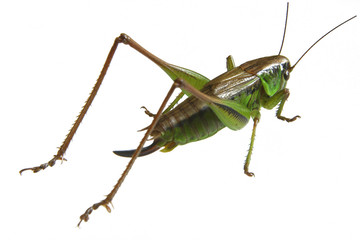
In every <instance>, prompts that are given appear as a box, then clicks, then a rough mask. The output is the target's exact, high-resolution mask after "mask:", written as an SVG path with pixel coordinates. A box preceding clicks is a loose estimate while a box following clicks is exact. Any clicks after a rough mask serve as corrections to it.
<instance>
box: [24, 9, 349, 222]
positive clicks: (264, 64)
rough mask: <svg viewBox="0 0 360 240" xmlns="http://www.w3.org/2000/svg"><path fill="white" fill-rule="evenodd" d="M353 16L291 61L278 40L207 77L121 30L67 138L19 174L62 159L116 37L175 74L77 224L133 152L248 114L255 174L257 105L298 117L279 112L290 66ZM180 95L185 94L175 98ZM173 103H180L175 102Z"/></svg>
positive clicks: (165, 147)
mask: <svg viewBox="0 0 360 240" xmlns="http://www.w3.org/2000/svg"><path fill="white" fill-rule="evenodd" d="M286 16H287V14H286ZM355 17H356V16H354V17H352V18H350V19H348V20H347V21H345V22H343V23H341V24H339V25H338V26H337V27H335V28H333V29H332V30H330V31H329V32H328V33H326V34H325V35H323V36H322V37H321V38H320V39H319V40H317V41H316V42H315V43H314V44H313V45H312V46H311V47H310V48H309V49H308V50H307V51H306V52H305V53H304V54H303V55H302V56H301V57H300V58H299V60H298V61H297V62H296V63H295V64H294V65H293V66H291V65H290V61H289V60H288V59H287V58H286V57H284V56H282V55H280V53H281V48H282V45H281V48H280V52H279V54H278V55H274V56H270V57H263V58H258V59H255V60H251V61H248V62H245V63H243V64H241V65H240V66H238V67H235V63H234V60H233V59H232V57H231V56H229V57H228V58H227V60H226V65H227V72H225V73H223V74H221V75H220V76H218V77H216V78H215V79H213V80H211V81H210V80H209V79H208V78H206V77H204V76H203V75H201V74H199V73H196V72H194V71H192V70H189V69H186V68H182V67H178V66H175V65H172V64H169V63H167V62H165V61H163V60H162V59H160V58H158V57H156V56H155V55H153V54H152V53H150V52H149V51H147V50H146V49H144V48H143V47H142V46H140V45H139V44H138V43H137V42H135V41H134V40H133V39H132V38H130V37H129V36H128V35H126V34H121V35H120V36H119V37H117V38H116V39H115V41H114V44H113V46H112V48H111V49H110V52H109V55H108V57H107V59H106V61H105V64H104V67H103V69H102V71H101V74H100V76H99V78H98V80H97V82H96V84H95V86H94V88H93V91H92V92H91V94H90V96H89V98H88V100H87V101H86V103H85V105H84V107H83V109H82V111H81V112H80V115H79V117H78V118H77V120H76V121H75V124H74V125H73V127H72V128H71V130H70V132H69V134H68V135H67V137H66V139H65V140H64V142H63V144H62V145H61V146H60V148H59V150H58V152H57V154H56V155H54V157H53V158H52V159H51V160H50V161H49V162H47V163H44V164H42V165H40V166H36V167H32V168H25V169H23V170H21V171H20V174H21V173H22V172H23V171H26V170H32V171H33V172H38V171H40V170H44V169H45V168H47V167H48V166H53V165H54V164H55V162H56V161H57V160H66V159H65V158H64V154H65V152H66V150H67V148H68V146H69V144H70V141H71V139H72V138H73V136H74V134H75V132H76V130H77V129H78V127H79V125H80V123H81V121H82V119H83V118H84V116H85V114H86V112H87V110H88V109H89V107H90V105H91V103H92V101H93V100H94V98H95V95H96V93H97V91H98V89H99V87H100V85H101V83H102V81H103V79H104V76H105V74H106V72H107V69H108V67H109V65H110V62H111V60H112V58H113V56H114V53H115V51H116V48H117V46H118V45H119V43H123V44H126V45H129V46H130V47H132V48H133V49H135V50H136V51H138V52H140V53H141V54H143V55H144V56H146V57H147V58H149V59H150V60H151V61H153V62H154V63H155V64H157V65H158V66H159V67H160V68H161V69H163V70H164V71H165V72H166V73H167V74H168V75H169V76H170V78H172V79H173V80H174V83H173V84H172V86H171V88H170V90H169V92H168V94H167V95H166V97H165V98H164V100H163V102H162V104H161V106H160V108H159V110H158V111H157V113H156V114H152V113H150V112H149V111H148V110H147V109H146V111H145V112H146V113H147V114H148V115H150V116H152V117H153V118H154V119H153V121H152V123H151V124H150V126H148V127H147V128H145V129H144V130H146V133H145V135H144V137H143V139H142V140H141V142H140V144H139V146H138V147H137V148H136V149H135V150H127V151H115V152H114V153H115V154H117V155H120V156H125V157H131V160H130V161H129V163H128V165H127V167H126V169H125V170H124V172H123V174H122V175H121V177H120V178H119V180H118V181H117V183H116V185H115V186H114V188H113V190H112V191H111V192H110V193H109V194H108V195H107V196H106V198H105V199H103V200H101V201H100V202H98V203H95V204H93V205H92V206H91V207H89V208H88V209H87V210H86V211H85V213H84V214H83V215H81V216H80V222H79V224H80V223H81V222H82V221H87V220H88V219H89V215H90V214H91V213H92V211H93V210H96V209H97V208H98V207H99V206H104V207H105V208H106V209H107V210H108V211H109V212H110V211H111V208H110V207H109V204H111V202H112V199H113V198H114V196H115V195H116V193H117V191H118V189H119V188H120V186H121V184H122V183H123V181H124V179H125V178H126V176H127V174H128V173H129V171H130V169H131V168H132V166H133V164H134V162H135V160H136V159H137V157H138V156H144V155H147V154H150V153H152V152H155V151H157V150H159V149H161V151H163V152H168V151H171V150H173V149H174V148H175V147H176V146H178V145H183V144H187V143H190V142H194V141H199V140H202V139H206V138H208V137H211V136H212V135H214V134H215V133H217V132H218V131H219V130H221V129H223V128H224V127H228V128H230V129H232V130H239V129H241V128H243V127H244V126H245V125H246V124H247V123H248V122H249V120H250V119H253V130H252V135H251V141H250V148H249V151H248V155H247V157H246V161H245V165H244V172H245V174H247V175H248V176H254V174H253V173H252V172H250V171H249V164H250V159H251V154H252V150H253V146H254V139H255V132H256V127H257V124H258V123H259V120H260V109H261V108H262V107H263V108H266V109H273V108H274V107H275V106H279V108H278V110H277V112H276V116H277V118H278V119H280V120H283V121H287V122H292V121H294V120H296V119H297V118H299V116H295V117H292V118H287V117H284V116H282V115H281V113H282V110H283V107H284V104H285V101H286V100H287V98H288V97H289V94H290V93H289V90H288V89H287V88H286V83H287V81H288V80H289V77H290V72H291V71H292V70H293V69H294V68H295V66H296V64H297V63H298V62H299V61H300V60H301V59H302V57H303V56H304V55H305V54H306V53H307V52H308V51H309V50H310V49H311V48H312V47H313V46H314V45H315V44H316V43H317V42H318V41H320V40H321V39H322V38H323V37H325V36H326V35H327V34H329V33H330V32H332V31H333V30H335V29H336V28H338V27H339V26H341V25H343V24H344V23H346V22H348V21H350V20H351V19H353V18H355ZM286 19H287V18H286ZM285 26H286V24H285ZM285 29H286V27H285ZM284 36H285V31H284ZM283 42H284V37H283ZM176 88H180V89H181V90H182V93H180V95H179V96H178V97H177V98H176V99H175V100H174V101H173V102H172V103H171V104H170V106H169V107H168V108H167V109H165V106H166V104H167V102H168V100H169V98H170V97H171V95H172V94H173V92H174V90H175V89H176ZM184 95H187V96H188V98H187V99H185V100H184V101H183V102H181V103H179V101H180V99H181V98H182V97H183V96H184ZM177 103H179V104H178V105H177V106H176V107H175V105H176V104H177ZM149 137H152V139H153V143H152V144H151V145H150V146H147V147H144V144H145V142H146V141H147V140H148V139H149Z"/></svg>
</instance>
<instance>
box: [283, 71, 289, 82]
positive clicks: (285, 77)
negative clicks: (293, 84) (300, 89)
mask: <svg viewBox="0 0 360 240" xmlns="http://www.w3.org/2000/svg"><path fill="white" fill-rule="evenodd" d="M289 78H290V72H289V71H288V70H286V71H285V72H284V79H285V81H287V80H289Z"/></svg>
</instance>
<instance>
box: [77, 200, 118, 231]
mask: <svg viewBox="0 0 360 240" xmlns="http://www.w3.org/2000/svg"><path fill="white" fill-rule="evenodd" d="M109 204H110V205H111V206H112V207H114V206H113V205H112V203H111V202H108V200H106V199H104V200H102V201H101V202H98V203H95V204H94V205H92V206H91V207H89V208H88V209H86V211H85V212H84V213H83V214H82V215H81V216H80V221H79V223H78V225H77V226H78V227H80V224H81V223H82V221H84V222H87V221H89V215H90V214H91V213H92V212H93V211H94V210H96V209H98V208H99V207H100V206H103V207H104V208H105V209H106V211H108V212H109V213H111V208H110V206H109Z"/></svg>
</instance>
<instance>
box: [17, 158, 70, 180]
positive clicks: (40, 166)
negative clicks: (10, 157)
mask: <svg viewBox="0 0 360 240" xmlns="http://www.w3.org/2000/svg"><path fill="white" fill-rule="evenodd" d="M58 160H61V163H63V161H67V160H66V159H65V158H64V157H63V156H57V155H54V157H53V158H52V159H51V160H50V161H48V162H47V163H43V164H41V165H39V166H36V167H32V168H24V169H21V170H20V171H19V173H20V175H22V173H23V172H24V171H28V170H31V171H33V173H37V172H39V171H40V170H45V168H47V167H49V166H50V167H52V166H54V165H55V163H56V161H58Z"/></svg>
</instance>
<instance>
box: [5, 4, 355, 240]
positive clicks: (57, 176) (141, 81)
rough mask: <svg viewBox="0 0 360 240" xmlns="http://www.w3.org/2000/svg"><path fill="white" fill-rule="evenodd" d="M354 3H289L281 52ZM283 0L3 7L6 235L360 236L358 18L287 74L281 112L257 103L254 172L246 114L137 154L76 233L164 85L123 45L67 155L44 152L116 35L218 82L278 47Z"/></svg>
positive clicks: (59, 135) (300, 46) (335, 20)
mask: <svg viewBox="0 0 360 240" xmlns="http://www.w3.org/2000/svg"><path fill="white" fill-rule="evenodd" d="M359 9H360V3H359V1H358V0H353V1H350V0H341V1H329V0H326V1H314V0H313V1H291V3H290V13H289V21H288V31H287V36H286V40H285V46H284V49H283V52H282V54H283V55H285V56H287V57H288V58H289V59H290V60H291V62H292V63H295V61H296V60H297V59H298V58H299V57H300V56H301V54H302V53H303V52H304V51H305V50H306V49H307V48H308V47H309V46H310V45H311V44H312V43H313V42H314V41H315V40H316V39H318V38H319V37H320V36H321V35H322V34H324V33H325V32H326V31H328V30H329V29H331V28H332V27H334V26H335V25H337V24H339V23H340V22H342V21H344V20H346V19H347V18H349V17H351V16H353V15H355V14H359ZM285 10H286V2H285V1H243V0H236V1H227V0H222V1H194V0H186V1H176V2H175V1H168V0H166V1H165V0H163V1H161V0H158V1H140V0H131V1H125V0H123V1H58V3H56V2H55V1H38V0H32V1H7V3H4V2H2V3H1V6H0V34H1V39H0V68H1V69H0V72H1V77H0V81H1V87H0V107H1V118H0V121H1V124H0V130H1V135H0V141H1V142H0V146H1V147H0V150H1V169H2V173H1V174H0V184H1V198H0V207H1V215H0V216H1V217H0V219H1V224H0V227H1V231H0V235H1V239H35V238H36V239H38V240H42V239H63V240H64V239H157V240H160V239H347V240H350V239H359V238H360V228H359V226H360V217H359V216H360V204H359V203H360V196H359V183H360V174H359V172H360V163H359V160H360V159H359V147H360V146H359V134H360V131H359V130H360V127H359V117H360V114H359V108H360V101H359V97H358V96H359V92H360V83H359V73H358V67H359V53H360V51H359V42H360V39H359V29H360V28H359V26H360V18H356V19H355V20H353V21H351V22H349V23H348V24H346V25H345V26H343V27H341V28H340V29H338V30H336V31H335V32H334V33H332V34H331V35H329V36H328V37H326V38H325V39H324V40H323V41H321V42H320V43H319V44H318V45H317V46H316V47H315V48H314V49H313V50H312V51H311V52H310V53H309V54H308V55H307V56H306V57H305V58H304V59H303V60H302V61H301V62H300V63H299V64H298V66H297V67H296V69H295V70H294V71H293V72H292V74H291V78H290V80H289V83H288V88H289V89H290V92H291V95H290V98H289V100H288V101H287V103H286V105H285V108H284V112H283V113H284V115H285V116H288V117H292V116H294V115H297V114H299V115H301V116H302V118H301V119H299V120H297V121H296V122H294V123H286V122H281V121H279V120H277V119H276V118H275V117H274V116H275V109H274V110H272V111H267V110H263V111H262V118H261V121H260V124H259V127H258V132H257V138H256V141H255V149H254V154H253V157H252V163H251V165H250V169H251V170H252V171H254V172H255V174H256V177H255V178H249V177H247V176H245V175H244V174H243V170H242V168H243V162H244V160H245V156H246V154H247V149H248V145H249V142H250V134H251V126H250V125H251V124H249V126H247V127H246V128H245V129H243V130H241V131H238V132H232V131H230V130H227V129H226V130H223V131H221V132H220V133H218V134H217V135H216V136H214V137H212V138H210V139H207V140H205V141H202V142H198V143H193V144H189V145H186V146H181V147H178V148H176V149H175V150H174V151H173V152H171V153H167V154H163V153H155V154H153V155H150V156H147V157H146V158H142V159H138V161H137V162H136V163H135V165H134V168H133V169H132V170H131V172H130V174H129V175H128V177H127V179H126V180H125V182H124V184H123V186H122V187H121V188H120V190H119V192H118V194H117V195H116V197H115V199H114V201H113V204H114V206H115V209H114V210H113V211H112V213H111V214H108V213H107V212H106V211H105V209H104V208H100V209H99V210H97V211H95V212H94V213H93V214H92V215H91V216H90V221H89V222H88V223H83V224H82V225H81V228H80V229H78V228H76V224H77V222H78V217H79V216H80V215H81V214H82V213H83V212H84V211H85V210H86V208H88V207H89V206H90V205H91V204H93V203H95V202H97V201H99V200H101V199H102V198H103V196H104V195H105V194H107V193H108V192H109V191H110V190H111V188H112V186H113V185H114V184H115V182H116V181H117V179H118V178H119V177H120V175H121V173H122V171H123V170H124V168H125V165H126V164H127V159H123V158H119V157H117V156H115V155H114V154H113V153H112V150H120V149H129V148H135V147H136V146H137V144H138V143H139V141H140V139H141V138H142V134H143V133H138V132H136V130H138V129H141V128H143V127H145V126H147V125H148V124H149V123H150V121H151V119H150V118H149V117H148V116H146V115H145V114H144V113H143V111H142V110H140V107H141V106H143V105H145V106H146V107H148V108H149V109H150V110H152V111H153V112H156V111H157V108H158V107H159V105H160V103H161V101H162V99H163V97H164V96H165V94H166V92H167V91H168V89H169V87H170V86H171V79H170V78H168V77H167V76H166V74H164V73H163V72H162V70H160V69H159V68H158V67H157V66H156V65H154V64H153V63H152V62H150V61H149V60H147V59H146V58H144V57H143V56H141V55H140V54H138V53H137V52H135V51H134V50H132V49H130V48H129V47H127V46H123V45H121V46H119V48H118V52H117V53H116V55H115V58H114V60H113V62H112V65H111V67H110V70H109V72H108V75H107V77H106V79H105V81H104V83H103V86H102V88H101V89H100V91H99V94H98V96H97V98H96V99H95V101H94V104H93V105H92V107H91V108H90V110H89V112H88V114H87V115H86V117H85V120H84V122H83V124H82V125H81V126H80V128H79V131H78V133H77V134H76V135H75V137H74V140H73V141H72V142H71V145H70V148H69V149H68V151H67V155H66V157H67V158H68V159H69V161H68V162H66V163H64V164H62V165H61V164H56V166H55V167H53V168H50V169H47V170H46V171H42V172H40V173H37V174H33V173H31V172H25V173H24V174H23V176H21V177H20V176H19V174H18V171H19V170H20V169H21V168H24V167H31V166H34V165H38V164H41V163H43V162H46V161H48V160H50V159H51V157H52V155H54V154H55V153H56V152H57V147H59V145H60V144H61V142H62V141H63V139H64V138H65V135H66V134H67V132H68V130H69V129H70V127H71V125H72V123H73V121H74V120H75V117H76V115H77V114H78V112H79V111H80V109H81V106H82V105H83V102H84V101H85V99H86V98H87V96H88V94H89V92H90V90H91V88H92V86H93V84H94V83H95V80H96V78H97V76H98V74H99V73H100V70H101V67H102V65H103V63H104V60H105V58H106V56H107V53H108V51H109V49H110V47H111V45H112V43H113V40H114V38H115V37H116V36H118V35H119V34H120V33H121V32H125V33H127V34H129V35H130V36H132V37H133V38H134V39H135V40H136V41H137V42H139V43H140V44H142V45H143V46H144V47H145V48H147V49H148V50H149V51H151V52H153V53H154V54H156V55H157V56H159V57H161V58H163V59H164V60H166V61H168V62H170V63H174V64H177V65H179V66H183V67H187V68H190V69H193V70H195V71H198V72H199V73H201V74H203V75H205V76H207V77H209V78H214V77H216V76H217V75H219V74H220V73H222V72H224V71H225V58H226V57H227V56H228V55H229V54H232V55H233V56H234V58H235V61H236V63H237V64H241V63H242V62H245V61H247V60H251V59H254V58H258V57H263V56H268V55H275V54H277V53H278V50H279V47H280V43H281V38H282V33H283V25H284V18H285Z"/></svg>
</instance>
